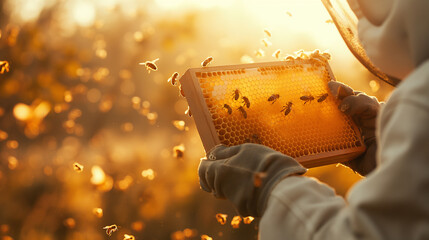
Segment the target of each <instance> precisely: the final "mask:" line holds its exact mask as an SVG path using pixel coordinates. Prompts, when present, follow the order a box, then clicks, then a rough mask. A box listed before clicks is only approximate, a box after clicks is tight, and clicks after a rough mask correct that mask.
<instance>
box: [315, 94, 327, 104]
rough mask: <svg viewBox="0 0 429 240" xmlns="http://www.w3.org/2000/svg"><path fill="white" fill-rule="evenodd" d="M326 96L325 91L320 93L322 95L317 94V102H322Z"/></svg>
mask: <svg viewBox="0 0 429 240" xmlns="http://www.w3.org/2000/svg"><path fill="white" fill-rule="evenodd" d="M327 97H328V94H327V93H325V94H322V95H320V96H318V99H317V102H323V101H325V100H326V98H327Z"/></svg>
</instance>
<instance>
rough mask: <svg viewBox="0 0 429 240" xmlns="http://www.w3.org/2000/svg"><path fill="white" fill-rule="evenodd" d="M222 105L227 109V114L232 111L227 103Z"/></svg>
mask: <svg viewBox="0 0 429 240" xmlns="http://www.w3.org/2000/svg"><path fill="white" fill-rule="evenodd" d="M223 107H224V108H225V109H226V110H227V111H228V114H231V113H232V108H231V107H230V106H229V105H228V104H226V103H225V104H224V105H223Z"/></svg>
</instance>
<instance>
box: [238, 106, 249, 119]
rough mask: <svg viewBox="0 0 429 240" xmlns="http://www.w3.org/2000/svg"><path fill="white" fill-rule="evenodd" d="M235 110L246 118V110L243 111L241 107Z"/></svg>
mask: <svg viewBox="0 0 429 240" xmlns="http://www.w3.org/2000/svg"><path fill="white" fill-rule="evenodd" d="M237 109H238V111H240V112H241V114H242V115H243V117H244V118H247V112H246V110H244V107H243V106H240V107H238V108H237Z"/></svg>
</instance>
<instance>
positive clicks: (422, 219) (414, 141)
mask: <svg viewBox="0 0 429 240" xmlns="http://www.w3.org/2000/svg"><path fill="white" fill-rule="evenodd" d="M349 4H350V6H351V8H352V9H353V10H354V12H355V14H356V16H357V17H358V19H359V24H358V34H359V39H360V41H361V42H362V44H363V46H364V48H365V50H366V53H367V55H368V56H369V58H370V59H371V61H372V62H373V63H374V64H375V65H376V66H377V67H379V68H380V69H381V70H383V71H384V72H385V73H387V74H390V75H392V76H395V77H397V78H399V79H402V81H401V83H400V84H399V86H398V87H397V88H396V89H395V91H394V92H393V93H392V95H391V96H390V98H389V100H388V101H387V102H386V104H385V105H384V106H382V107H381V108H380V106H379V103H378V102H377V101H376V99H375V98H372V97H369V96H367V95H365V94H362V93H361V94H356V93H354V92H353V91H352V90H351V89H350V88H348V91H349V96H347V97H345V98H343V99H342V101H341V103H340V109H341V110H342V111H343V112H345V113H346V114H348V115H350V116H352V117H353V119H354V120H355V122H356V124H358V125H359V126H360V127H361V129H362V134H363V136H364V139H365V143H366V145H367V149H368V150H367V152H366V153H365V154H364V155H363V156H360V157H359V158H357V159H355V160H353V161H351V162H349V163H347V165H348V166H350V167H351V168H352V169H354V170H355V171H358V172H359V173H361V174H363V175H366V178H364V179H362V180H361V181H360V182H358V183H357V184H355V186H354V187H353V188H352V189H351V190H350V191H349V194H348V196H347V197H346V199H344V198H342V197H340V196H337V195H336V194H335V192H334V190H333V189H332V188H330V187H329V186H327V185H325V184H322V183H320V182H318V181H317V180H315V179H312V178H309V177H303V176H301V175H302V174H304V173H305V172H306V169H305V168H304V167H302V166H301V165H300V164H299V163H298V162H297V161H295V160H294V159H293V158H291V157H289V156H286V155H284V154H282V153H279V152H277V151H274V150H272V149H270V148H267V147H264V146H262V145H257V144H243V145H239V146H233V147H226V146H217V147H216V148H214V149H213V150H211V151H210V152H208V153H207V159H203V160H202V161H201V163H200V166H199V176H200V185H201V188H202V189H203V190H205V191H208V192H211V193H213V194H214V195H215V196H216V197H218V198H226V199H228V200H229V201H231V202H232V203H233V204H234V205H235V207H236V208H237V209H238V211H239V213H240V214H241V215H243V216H247V215H252V216H257V217H261V219H260V226H259V230H260V232H259V234H260V238H261V239H263V240H265V239H289V240H291V239H300V240H305V239H389V240H394V239H401V240H404V239H429V61H428V59H429V1H426V0H378V1H371V0H354V1H351V0H349ZM339 84H340V83H335V82H330V83H329V88H330V89H331V91H333V92H335V90H336V89H338V86H339ZM334 95H335V94H334ZM379 108H380V111H378V109H379ZM375 122H376V123H375ZM374 132H375V134H374ZM256 175H259V176H261V179H262V183H261V185H260V186H259V187H257V186H255V184H254V178H255V176H256Z"/></svg>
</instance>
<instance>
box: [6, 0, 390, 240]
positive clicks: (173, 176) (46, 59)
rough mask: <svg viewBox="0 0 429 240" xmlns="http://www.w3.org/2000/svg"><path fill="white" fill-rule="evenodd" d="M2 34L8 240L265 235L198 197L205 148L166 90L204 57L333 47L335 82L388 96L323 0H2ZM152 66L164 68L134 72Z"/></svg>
mask: <svg viewBox="0 0 429 240" xmlns="http://www.w3.org/2000/svg"><path fill="white" fill-rule="evenodd" d="M264 29H268V30H269V32H270V33H271V35H272V36H271V37H268V36H267V34H266V33H264ZM0 30H1V31H0V61H7V63H8V64H9V71H7V69H6V65H7V64H6V63H5V62H1V63H2V69H3V71H4V72H3V74H0V239H3V240H10V239H25V240H29V239H38V240H40V239H41V240H51V239H91V240H98V239H124V234H129V235H133V236H135V238H136V239H173V240H180V239H200V238H201V235H203V234H206V235H208V236H210V237H212V238H213V239H257V225H258V222H257V220H255V221H254V222H252V223H251V224H243V223H242V224H241V225H240V227H239V228H233V227H232V226H231V225H230V220H231V219H232V217H233V216H235V215H237V212H236V211H235V210H234V209H233V207H232V206H231V205H230V204H229V203H228V202H226V201H222V200H216V199H214V198H213V197H212V196H211V195H210V194H207V193H205V192H203V191H202V190H200V189H199V184H198V175H197V166H198V163H199V159H200V158H201V157H203V156H204V150H203V147H202V144H201V142H200V139H199V136H198V133H197V131H196V128H195V125H194V122H193V120H192V118H189V117H188V116H186V115H185V114H184V112H185V110H186V109H187V103H186V100H185V99H184V98H182V97H180V96H179V93H178V89H177V87H173V86H172V85H171V84H170V83H168V82H167V79H168V78H169V77H170V76H171V74H172V73H173V72H175V71H177V72H179V73H180V74H183V73H184V72H185V71H186V69H188V68H190V67H199V66H200V63H201V61H203V60H204V59H205V58H206V57H207V56H213V57H214V61H213V62H212V63H211V65H227V64H239V63H249V62H263V61H274V60H276V59H275V58H274V57H273V56H272V54H273V53H274V52H275V51H276V50H277V49H281V53H280V56H281V57H284V56H285V55H286V54H287V53H293V52H295V51H297V50H299V49H304V50H308V51H312V50H314V49H321V50H329V52H330V53H331V55H332V60H331V67H332V69H333V72H334V74H335V75H336V77H337V80H338V81H342V82H345V83H347V84H349V85H351V86H352V87H353V88H355V89H356V90H360V91H364V92H367V93H368V94H370V95H374V96H377V97H378V99H379V100H384V99H385V98H386V96H388V94H389V93H390V92H391V91H392V87H390V86H388V85H386V84H385V83H383V82H381V81H378V80H377V79H376V78H375V77H374V76H372V75H371V74H370V73H369V72H368V71H367V70H366V69H364V68H363V67H362V66H361V65H360V64H359V63H358V62H357V61H356V60H355V59H354V57H353V56H352V55H351V54H350V52H349V51H348V49H347V47H346V46H345V44H344V43H343V41H342V39H341V37H340V35H339V34H338V32H337V30H336V28H335V26H334V24H333V23H332V22H331V20H330V17H329V15H328V14H327V12H326V11H325V9H324V8H323V5H322V3H321V2H320V1H319V0H282V1H279V0H266V1H256V0H246V1H244V0H91V1H90V0H1V1H0ZM264 38H267V40H266V41H268V43H267V42H266V43H267V44H264V43H263V42H262V41H261V40H262V39H264ZM156 58H159V60H158V61H157V62H156V64H157V65H158V68H159V70H158V71H155V72H154V71H152V72H151V73H150V74H149V73H148V72H147V70H146V68H145V67H144V66H142V65H139V63H140V62H145V61H151V60H154V59H156ZM307 175H309V176H314V177H316V178H318V179H319V180H320V181H323V182H326V183H328V184H329V185H331V186H332V187H333V188H335V189H336V191H337V193H338V194H340V195H345V194H346V193H347V191H348V189H349V188H350V187H351V186H352V185H353V184H354V183H355V182H356V181H358V180H359V179H360V177H359V176H358V175H357V174H355V173H353V171H351V170H350V169H347V168H345V167H343V166H335V165H331V166H325V167H319V168H315V169H312V170H310V171H309V173H308V174H307ZM216 213H224V214H228V222H227V223H226V224H225V225H221V224H220V223H218V222H217V220H216V218H215V215H216ZM112 224H116V225H118V226H119V229H118V231H117V232H114V233H113V234H112V236H111V237H109V236H107V235H106V233H105V230H103V227H104V226H108V225H112Z"/></svg>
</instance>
